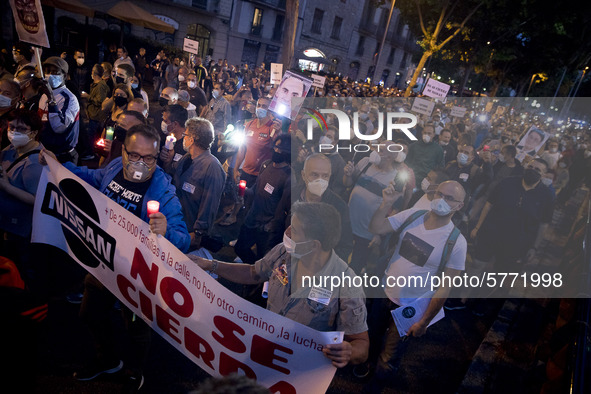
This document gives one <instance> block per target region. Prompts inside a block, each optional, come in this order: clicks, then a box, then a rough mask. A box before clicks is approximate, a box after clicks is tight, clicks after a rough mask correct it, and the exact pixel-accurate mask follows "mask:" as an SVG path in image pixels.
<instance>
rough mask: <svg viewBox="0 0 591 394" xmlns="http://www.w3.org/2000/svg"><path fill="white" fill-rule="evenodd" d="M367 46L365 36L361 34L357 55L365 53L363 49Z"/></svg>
mask: <svg viewBox="0 0 591 394" xmlns="http://www.w3.org/2000/svg"><path fill="white" fill-rule="evenodd" d="M364 46H365V37H364V36H359V42H358V43H357V50H356V51H355V55H357V56H361V55H363V50H364V49H365V48H364Z"/></svg>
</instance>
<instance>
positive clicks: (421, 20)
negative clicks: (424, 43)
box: [415, 0, 429, 38]
mask: <svg viewBox="0 0 591 394" xmlns="http://www.w3.org/2000/svg"><path fill="white" fill-rule="evenodd" d="M420 2H421V0H415V3H416V5H417V13H418V14H419V22H420V23H421V30H422V31H423V35H424V36H425V38H427V37H428V36H429V34H428V33H427V29H425V24H424V23H423V14H422V13H421V5H420Z"/></svg>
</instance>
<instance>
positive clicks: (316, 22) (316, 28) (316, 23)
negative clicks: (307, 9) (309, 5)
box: [312, 8, 324, 34]
mask: <svg viewBox="0 0 591 394" xmlns="http://www.w3.org/2000/svg"><path fill="white" fill-rule="evenodd" d="M322 19H324V11H323V10H320V9H318V8H316V9H315V10H314V19H313V20H312V33H316V34H321V33H322Z"/></svg>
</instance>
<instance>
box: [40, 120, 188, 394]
mask: <svg viewBox="0 0 591 394" xmlns="http://www.w3.org/2000/svg"><path fill="white" fill-rule="evenodd" d="M159 146H160V136H159V135H158V132H157V131H156V130H154V129H153V128H152V127H150V126H146V125H136V126H133V127H131V128H130V129H129V130H127V135H126V138H125V142H124V144H123V148H122V155H121V157H118V158H116V159H114V160H113V161H112V162H110V163H109V164H108V165H107V166H106V167H105V168H101V169H98V170H91V169H88V168H87V167H77V166H75V165H74V164H72V163H66V165H65V166H66V168H67V169H69V170H70V171H72V172H73V173H74V174H76V175H77V176H79V177H80V178H82V179H83V180H84V181H86V182H88V183H89V184H90V185H91V186H93V187H95V188H96V189H98V190H99V191H101V192H103V193H104V194H105V195H107V197H109V198H110V199H111V200H113V201H115V202H117V203H118V204H120V205H121V206H123V207H124V208H125V209H126V210H128V211H129V212H131V213H133V214H134V215H136V216H138V217H140V218H141V219H142V220H144V221H145V222H147V223H149V224H150V230H151V231H152V232H153V233H155V234H159V235H161V236H163V237H165V238H166V239H168V240H169V241H170V242H171V243H172V244H174V246H176V247H177V248H178V249H179V250H181V251H183V252H186V251H187V250H188V249H189V243H190V240H191V237H190V236H189V233H188V232H187V227H186V226H185V223H184V221H183V214H182V211H181V204H180V202H179V199H178V198H177V196H176V194H175V188H174V186H173V185H172V184H171V183H170V179H169V177H168V176H167V175H166V174H165V173H164V171H163V170H162V169H161V168H160V167H158V166H157V164H156V159H157V157H158V147H159ZM45 155H47V156H50V157H53V158H54V159H55V155H54V154H53V153H51V152H50V151H47V150H43V151H42V155H41V157H40V161H41V163H42V164H45V157H44V156H45ZM150 200H156V201H158V202H159V203H160V212H158V213H153V214H151V215H150V216H148V209H147V203H148V201H150ZM84 284H85V291H84V297H83V299H82V305H81V307H80V317H81V318H82V319H83V320H84V321H85V322H86V323H87V324H88V326H89V329H90V331H91V332H92V334H93V337H94V339H95V346H96V350H97V356H96V358H95V359H94V360H93V361H92V362H90V363H89V364H88V366H87V367H85V368H83V369H81V370H80V371H77V372H76V373H75V374H74V378H76V379H78V380H83V381H86V380H92V379H94V378H96V377H97V376H99V375H101V374H103V373H115V372H118V371H119V370H121V369H122V368H123V362H122V361H121V359H120V353H119V351H118V350H117V341H116V340H115V337H114V332H113V328H112V327H111V320H110V314H111V310H112V308H113V305H114V303H115V297H114V296H113V295H112V294H111V293H110V292H109V291H108V290H107V289H106V288H105V286H104V285H103V284H102V283H101V282H100V281H99V280H97V279H96V278H95V277H94V276H92V275H90V274H88V275H86V278H85V281H84ZM121 312H122V314H123V318H124V321H125V327H126V328H127V330H128V331H129V337H130V340H131V342H132V344H131V346H130V349H132V352H131V353H132V354H130V355H129V364H127V365H126V372H125V375H124V376H125V378H126V382H125V383H126V384H129V385H131V386H134V388H136V389H139V387H141V385H142V383H143V375H142V364H143V361H144V359H145V357H146V355H147V350H148V345H149V343H150V337H151V330H150V328H149V327H148V325H146V324H145V323H144V322H143V320H142V319H137V318H135V319H134V317H133V313H132V312H131V311H130V310H129V309H127V308H126V307H122V308H121Z"/></svg>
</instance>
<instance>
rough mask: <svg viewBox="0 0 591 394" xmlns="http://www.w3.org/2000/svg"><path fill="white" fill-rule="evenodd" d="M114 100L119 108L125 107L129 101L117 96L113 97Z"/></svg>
mask: <svg viewBox="0 0 591 394" xmlns="http://www.w3.org/2000/svg"><path fill="white" fill-rule="evenodd" d="M113 100H114V101H115V105H116V106H118V107H124V106H125V104H127V99H126V98H125V97H121V96H115V97H113Z"/></svg>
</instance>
